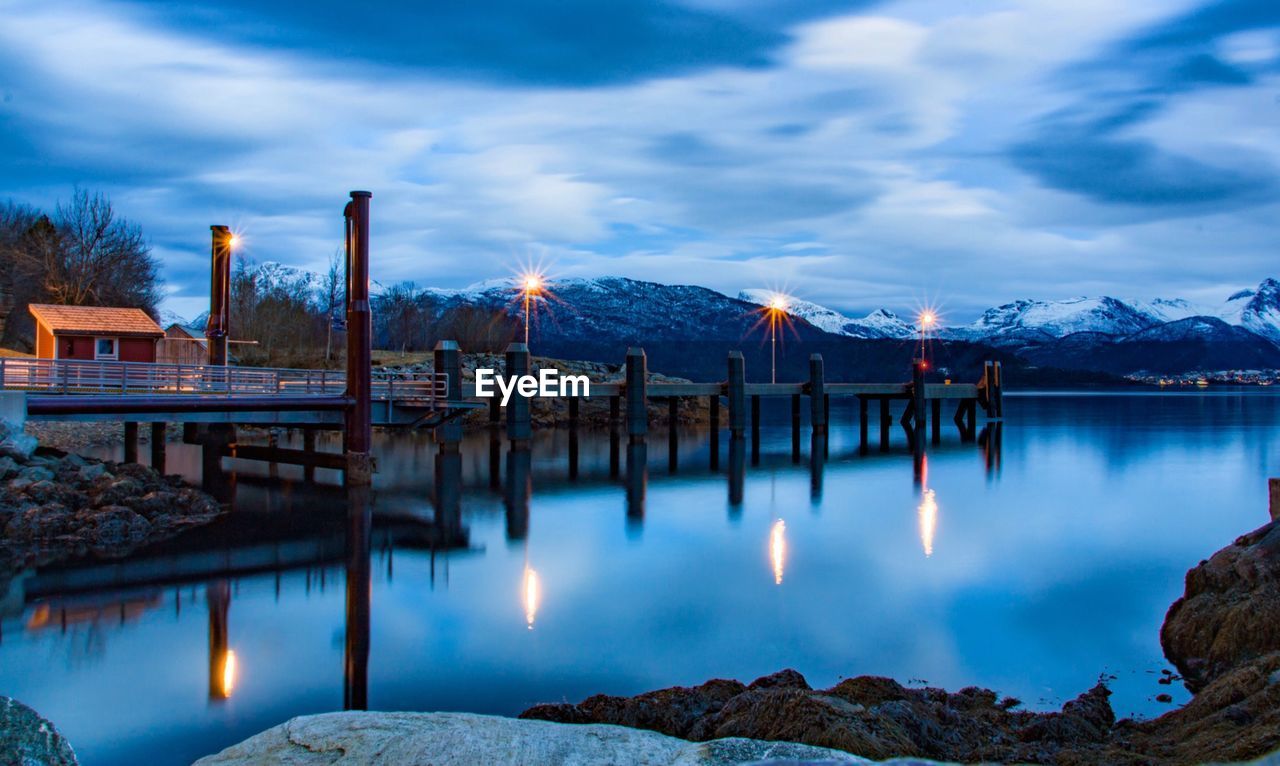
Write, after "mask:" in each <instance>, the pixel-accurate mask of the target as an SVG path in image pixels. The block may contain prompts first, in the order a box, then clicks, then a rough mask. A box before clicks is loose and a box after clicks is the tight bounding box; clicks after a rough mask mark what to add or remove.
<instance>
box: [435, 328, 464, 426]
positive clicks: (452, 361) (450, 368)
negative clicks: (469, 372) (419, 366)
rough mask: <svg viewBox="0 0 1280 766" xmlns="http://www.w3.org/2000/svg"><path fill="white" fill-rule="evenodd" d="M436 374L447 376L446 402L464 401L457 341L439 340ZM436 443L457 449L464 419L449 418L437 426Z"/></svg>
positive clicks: (436, 349)
mask: <svg viewBox="0 0 1280 766" xmlns="http://www.w3.org/2000/svg"><path fill="white" fill-rule="evenodd" d="M432 355H433V357H434V362H435V371H436V374H444V375H445V376H446V380H445V384H446V389H445V402H446V403H447V404H448V405H449V406H451V407H452V406H455V405H458V404H461V403H462V350H461V349H460V348H458V343H457V341H452V340H439V341H436V347H435V349H434V351H433V354H432ZM435 431H436V443H437V444H439V445H440V446H441V449H447V450H451V451H452V450H456V449H458V442H460V441H462V421H461V419H459V418H454V419H452V420H447V421H445V422H444V423H441V424H440V425H438V426H436V429H435Z"/></svg>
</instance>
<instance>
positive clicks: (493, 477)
mask: <svg viewBox="0 0 1280 766" xmlns="http://www.w3.org/2000/svg"><path fill="white" fill-rule="evenodd" d="M497 398H498V397H496V396H495V397H494V400H495V401H497ZM501 487H502V440H501V439H500V438H499V436H498V429H496V428H490V429H489V489H493V490H497V489H499V488H501Z"/></svg>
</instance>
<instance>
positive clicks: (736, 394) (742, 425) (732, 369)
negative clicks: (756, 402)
mask: <svg viewBox="0 0 1280 766" xmlns="http://www.w3.org/2000/svg"><path fill="white" fill-rule="evenodd" d="M725 385H726V389H727V390H726V392H725V393H726V395H727V396H728V399H729V436H730V437H732V438H739V437H741V436H742V435H743V434H745V433H746V430H747V407H746V405H747V367H746V361H745V360H744V359H743V358H742V352H741V351H730V352H729V379H728V382H727V383H726V384H725Z"/></svg>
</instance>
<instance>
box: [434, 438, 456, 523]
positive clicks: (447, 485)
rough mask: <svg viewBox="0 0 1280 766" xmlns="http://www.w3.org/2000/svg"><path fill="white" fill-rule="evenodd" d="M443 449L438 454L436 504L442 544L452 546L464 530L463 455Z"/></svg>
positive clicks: (452, 450) (454, 450) (453, 450)
mask: <svg viewBox="0 0 1280 766" xmlns="http://www.w3.org/2000/svg"><path fill="white" fill-rule="evenodd" d="M443 447H444V445H441V450H440V451H439V452H437V453H436V471H435V493H434V494H435V497H434V502H435V506H436V528H437V529H439V530H440V534H441V542H442V543H443V544H444V545H445V546H450V545H452V544H453V542H454V541H455V540H456V539H457V535H458V532H459V530H460V529H461V528H462V453H461V452H460V451H458V450H457V449H444V448H443Z"/></svg>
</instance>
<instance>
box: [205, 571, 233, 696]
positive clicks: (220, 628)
mask: <svg viewBox="0 0 1280 766" xmlns="http://www.w3.org/2000/svg"><path fill="white" fill-rule="evenodd" d="M204 592H205V599H206V600H207V601H208V603H209V699H211V700H214V701H215V702H216V701H220V700H224V699H226V698H227V697H230V696H231V688H232V686H233V685H234V684H235V660H234V659H233V658H232V654H231V648H230V646H229V644H228V639H227V612H228V611H229V610H230V608H231V585H230V584H229V583H228V582H227V581H226V580H215V581H214V582H211V583H209V584H208V585H206V586H205V589H204Z"/></svg>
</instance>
